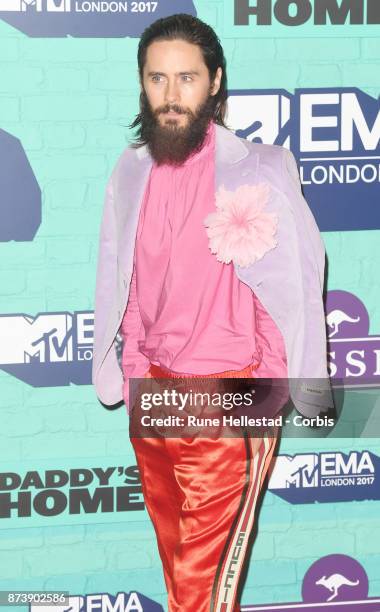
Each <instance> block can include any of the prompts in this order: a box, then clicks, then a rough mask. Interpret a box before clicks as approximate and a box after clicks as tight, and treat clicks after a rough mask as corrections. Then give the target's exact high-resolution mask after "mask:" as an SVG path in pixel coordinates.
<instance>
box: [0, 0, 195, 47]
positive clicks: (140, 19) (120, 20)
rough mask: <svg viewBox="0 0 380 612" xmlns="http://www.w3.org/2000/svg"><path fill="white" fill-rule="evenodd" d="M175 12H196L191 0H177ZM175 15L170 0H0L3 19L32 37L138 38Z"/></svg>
mask: <svg viewBox="0 0 380 612" xmlns="http://www.w3.org/2000/svg"><path fill="white" fill-rule="evenodd" d="M176 12H177V13H189V14H191V15H196V10H195V7H194V3H193V2H192V0H176ZM172 14H173V6H172V2H170V1H169V0H156V1H155V2H151V1H150V0H146V1H145V0H0V19H2V20H3V21H6V22H7V23H9V24H10V25H12V26H13V27H15V28H17V29H18V30H21V32H23V33H24V34H28V35H29V36H33V37H36V36H41V37H44V36H48V37H55V36H58V37H61V36H77V37H81V36H83V37H91V36H96V37H115V38H117V37H124V36H132V37H139V36H141V34H142V32H143V30H144V29H145V28H146V27H147V26H148V25H150V24H151V23H152V22H153V21H155V20H156V19H158V18H161V17H167V16H168V15H172Z"/></svg>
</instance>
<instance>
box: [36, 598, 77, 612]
mask: <svg viewBox="0 0 380 612" xmlns="http://www.w3.org/2000/svg"><path fill="white" fill-rule="evenodd" d="M83 603H84V597H82V596H80V595H72V596H67V597H66V601H65V603H64V604H62V605H60V604H58V603H57V604H54V605H51V606H49V605H38V604H30V605H29V612H80V610H81V609H82V608H83Z"/></svg>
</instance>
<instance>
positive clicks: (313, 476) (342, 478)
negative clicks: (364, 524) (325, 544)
mask: <svg viewBox="0 0 380 612" xmlns="http://www.w3.org/2000/svg"><path fill="white" fill-rule="evenodd" d="M379 469H380V458H379V457H377V456H376V455H374V454H373V453H371V452H369V451H362V452H358V451H352V452H350V453H349V454H345V453H340V452H331V453H300V454H297V455H278V456H277V457H276V461H275V464H274V468H273V471H272V473H271V476H270V479H269V483H268V488H269V489H270V490H271V491H272V493H274V494H275V495H277V496H278V497H281V498H282V499H284V500H285V501H287V502H289V503H291V504H308V503H314V502H339V501H352V500H364V499H380V489H379V484H378V476H377V472H378V471H379Z"/></svg>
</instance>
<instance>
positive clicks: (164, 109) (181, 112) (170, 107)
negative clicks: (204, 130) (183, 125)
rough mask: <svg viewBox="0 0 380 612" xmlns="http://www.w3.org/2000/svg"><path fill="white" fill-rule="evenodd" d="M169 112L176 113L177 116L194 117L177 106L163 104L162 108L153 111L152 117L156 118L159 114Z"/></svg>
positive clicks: (186, 110) (190, 112)
mask: <svg viewBox="0 0 380 612" xmlns="http://www.w3.org/2000/svg"><path fill="white" fill-rule="evenodd" d="M170 111H173V112H174V113H178V114H179V115H190V116H193V115H194V113H193V112H192V111H191V110H190V109H186V108H182V107H181V106H179V104H164V105H163V106H159V107H158V108H156V109H155V111H154V115H155V116H156V117H157V116H158V115H160V114H161V113H169V112H170Z"/></svg>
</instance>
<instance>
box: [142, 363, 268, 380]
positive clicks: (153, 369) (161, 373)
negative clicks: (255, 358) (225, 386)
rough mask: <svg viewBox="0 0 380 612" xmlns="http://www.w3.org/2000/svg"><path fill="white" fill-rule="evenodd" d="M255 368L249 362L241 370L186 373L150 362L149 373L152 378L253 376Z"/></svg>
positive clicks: (254, 365)
mask: <svg viewBox="0 0 380 612" xmlns="http://www.w3.org/2000/svg"><path fill="white" fill-rule="evenodd" d="M256 368H257V364H253V363H251V364H249V365H247V366H246V367H245V368H243V369H242V370H225V371H224V372H215V373H213V374H187V373H179V372H174V371H173V370H168V369H167V368H165V367H163V366H158V365H156V364H155V363H151V364H150V368H149V373H150V375H151V376H153V377H154V378H253V377H254V370H256Z"/></svg>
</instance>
